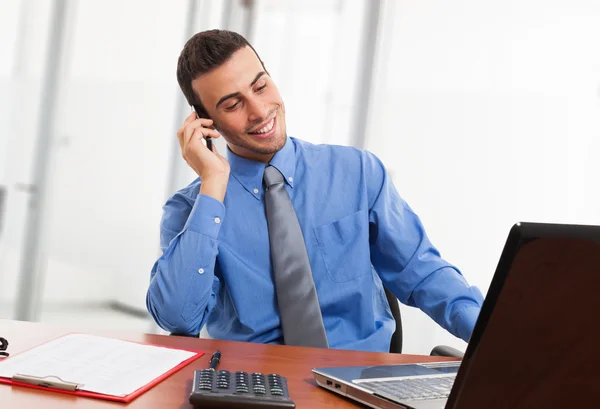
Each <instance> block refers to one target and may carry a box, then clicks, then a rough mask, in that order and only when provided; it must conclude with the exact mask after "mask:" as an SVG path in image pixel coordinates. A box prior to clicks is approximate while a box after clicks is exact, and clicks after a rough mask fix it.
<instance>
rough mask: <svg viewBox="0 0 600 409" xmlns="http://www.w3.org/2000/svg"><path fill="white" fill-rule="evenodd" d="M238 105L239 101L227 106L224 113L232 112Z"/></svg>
mask: <svg viewBox="0 0 600 409" xmlns="http://www.w3.org/2000/svg"><path fill="white" fill-rule="evenodd" d="M239 104H240V101H237V102H236V103H235V104H233V105H229V106H228V107H226V108H225V110H226V111H233V110H234V109H236V108H237V106H238V105H239Z"/></svg>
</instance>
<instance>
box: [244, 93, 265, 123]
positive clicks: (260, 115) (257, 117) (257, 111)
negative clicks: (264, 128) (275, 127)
mask: <svg viewBox="0 0 600 409" xmlns="http://www.w3.org/2000/svg"><path fill="white" fill-rule="evenodd" d="M246 106H247V107H248V108H247V109H248V121H250V122H255V121H262V120H263V119H265V117H266V116H267V113H268V109H267V106H266V104H264V103H263V102H262V101H261V100H260V99H258V98H248V100H247V104H246Z"/></svg>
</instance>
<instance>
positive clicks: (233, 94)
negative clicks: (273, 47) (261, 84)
mask: <svg viewBox="0 0 600 409" xmlns="http://www.w3.org/2000/svg"><path fill="white" fill-rule="evenodd" d="M265 74H266V72H264V71H261V72H259V73H258V74H256V77H254V79H253V80H252V82H251V83H250V88H252V87H253V86H254V84H256V82H257V81H258V80H259V79H260V77H262V76H263V75H265ZM240 95H241V93H240V92H233V93H231V94H227V95H225V96H224V97H222V98H221V99H220V100H219V102H217V105H215V108H219V105H221V104H222V103H223V102H225V101H227V100H228V99H230V98H235V97H239V96H240Z"/></svg>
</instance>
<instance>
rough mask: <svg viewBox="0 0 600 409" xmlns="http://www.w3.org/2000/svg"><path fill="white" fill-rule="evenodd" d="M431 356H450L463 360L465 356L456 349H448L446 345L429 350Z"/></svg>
mask: <svg viewBox="0 0 600 409" xmlns="http://www.w3.org/2000/svg"><path fill="white" fill-rule="evenodd" d="M429 355H431V356H450V357H454V358H460V359H463V357H464V356H465V353H464V352H461V351H459V350H458V349H456V348H452V347H449V346H448V345H438V346H436V347H435V348H433V349H432V350H431V353H430V354H429Z"/></svg>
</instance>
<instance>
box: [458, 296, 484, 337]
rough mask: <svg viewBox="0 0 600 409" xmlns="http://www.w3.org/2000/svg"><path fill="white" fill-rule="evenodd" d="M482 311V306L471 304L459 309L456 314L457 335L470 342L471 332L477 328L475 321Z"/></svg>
mask: <svg viewBox="0 0 600 409" xmlns="http://www.w3.org/2000/svg"><path fill="white" fill-rule="evenodd" d="M480 311H481V307H478V306H476V305H470V306H466V307H463V308H461V309H460V310H459V311H458V314H456V324H455V325H456V332H457V335H458V336H459V337H460V338H461V339H462V340H463V341H465V342H467V343H468V342H469V338H471V334H472V333H473V329H474V328H475V323H476V322H477V317H479V312H480Z"/></svg>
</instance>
